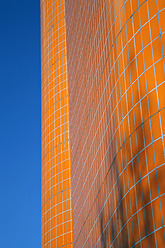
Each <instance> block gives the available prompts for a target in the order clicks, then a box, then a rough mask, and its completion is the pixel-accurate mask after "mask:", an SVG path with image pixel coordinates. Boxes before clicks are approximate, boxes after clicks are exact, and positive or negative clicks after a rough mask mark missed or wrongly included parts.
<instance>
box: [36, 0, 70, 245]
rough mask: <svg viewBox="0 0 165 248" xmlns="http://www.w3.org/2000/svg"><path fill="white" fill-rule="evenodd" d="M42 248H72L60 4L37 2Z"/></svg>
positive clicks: (49, 0)
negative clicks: (40, 117)
mask: <svg viewBox="0 0 165 248" xmlns="http://www.w3.org/2000/svg"><path fill="white" fill-rule="evenodd" d="M41 63H42V65H41V70H42V86H41V91H42V244H41V247H42V248H57V247H67V248H71V247H73V237H72V236H73V234H72V201H71V168H70V140H69V106H68V101H69V99H68V75H67V57H66V24H65V1H64V0H41Z"/></svg>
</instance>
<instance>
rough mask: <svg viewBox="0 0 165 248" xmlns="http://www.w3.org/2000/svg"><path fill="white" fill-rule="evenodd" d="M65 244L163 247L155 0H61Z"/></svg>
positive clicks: (163, 98) (162, 100) (164, 106)
mask: <svg viewBox="0 0 165 248" xmlns="http://www.w3.org/2000/svg"><path fill="white" fill-rule="evenodd" d="M66 27H67V52H68V73H69V100H70V102H69V106H70V134H71V170H72V197H73V233H74V246H75V247H77V248H80V247H81V248H83V247H86V248H87V247H92V248H93V247H94V248H95V247H164V246H165V227H164V223H165V195H164V194H165V183H164V182H165V181H164V176H163V174H164V173H165V166H164V164H165V156H164V155H165V82H164V80H165V58H164V53H165V1H164V0H127V1H124V0H115V1H112V0H90V1H88V0H83V1H81V0H75V1H69V0H66Z"/></svg>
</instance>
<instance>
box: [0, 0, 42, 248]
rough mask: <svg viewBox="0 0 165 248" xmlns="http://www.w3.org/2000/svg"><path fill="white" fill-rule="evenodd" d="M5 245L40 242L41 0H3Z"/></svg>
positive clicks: (0, 205)
mask: <svg viewBox="0 0 165 248" xmlns="http://www.w3.org/2000/svg"><path fill="white" fill-rule="evenodd" d="M0 34H1V35H0V37H1V38H0V247H3V248H39V247H40V212H41V209H40V187H41V180H40V173H41V170H40V160H41V158H40V142H41V141H40V139H41V137H40V136H41V135H40V128H41V127H40V114H41V113H40V2H39V0H28V1H23V0H8V1H6V0H1V4H0Z"/></svg>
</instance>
